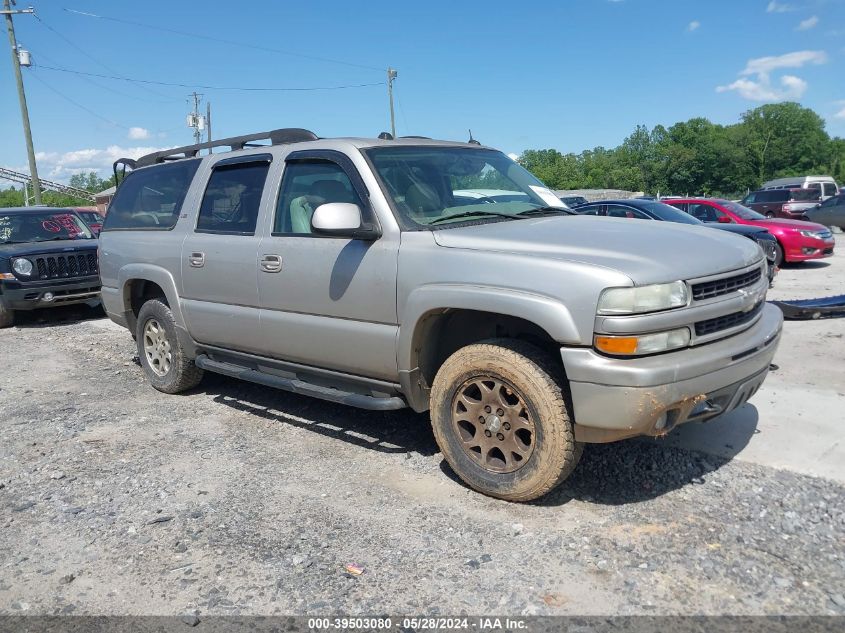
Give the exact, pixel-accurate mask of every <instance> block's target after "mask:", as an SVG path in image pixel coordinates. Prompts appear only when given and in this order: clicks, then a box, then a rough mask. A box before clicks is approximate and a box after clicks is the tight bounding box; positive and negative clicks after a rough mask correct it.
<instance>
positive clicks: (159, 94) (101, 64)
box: [32, 13, 173, 100]
mask: <svg viewBox="0 0 845 633" xmlns="http://www.w3.org/2000/svg"><path fill="white" fill-rule="evenodd" d="M32 16H33V17H34V18H35V19H36V20H38V22H39V23H40V24H41V26H43V27H44V28H46V29H47V30H48V31H51V32H52V33H53V34H54V35H56V36H57V37H59V38H61V39H63V40H64V41H65V42H67V43H68V44H69V45H70V46H71V47H73V48H75V49H76V50H77V51H79V52H80V53H82V54H83V55H85V57H87V58H88V59H90V60H91V61H93V62H94V63H95V64H97V65H98V66H102V67H103V68H105V69H106V70H107V71H109V72H111V73H117V72H119V71H117V70H115V69H114V68H112V67H111V66H109V65H108V64H106V63H104V62H102V61H100V60H99V59H97V58H96V57H94V56H93V55H91V54H90V53H88V52H86V51H85V50H84V49H83V48H82V47H80V46H79V45H78V44H77V43H76V42H74V41H73V40H71V39H70V38H68V37H65V36H64V35H62V34H61V33H60V32H59V31H57V30H56V29H54V28H53V27H52V26H50V25H49V24H47V23H46V22H45V21H44V20H43V19H42V18H41V17H40V16H39V15H38V14H36V13H33V14H32ZM138 87H139V88H141V89H143V90H146V91H147V92H150V93H152V94H155V95H158V96H159V97H165V98H167V99H170V100H173V97H171V96H170V95H166V94H164V93H163V92H158V91H157V90H153V89H152V88H150V87H148V86H144V85H141V86H138Z"/></svg>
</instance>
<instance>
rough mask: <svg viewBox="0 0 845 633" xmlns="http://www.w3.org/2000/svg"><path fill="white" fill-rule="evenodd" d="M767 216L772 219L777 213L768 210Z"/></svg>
mask: <svg viewBox="0 0 845 633" xmlns="http://www.w3.org/2000/svg"><path fill="white" fill-rule="evenodd" d="M766 217H767V218H769V219H771V218H774V217H775V214H774V213H772V212H771V211H766Z"/></svg>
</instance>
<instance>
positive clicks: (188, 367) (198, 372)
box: [135, 299, 203, 393]
mask: <svg viewBox="0 0 845 633" xmlns="http://www.w3.org/2000/svg"><path fill="white" fill-rule="evenodd" d="M151 324H155V325H156V326H157V327H156V328H155V329H156V330H158V331H160V332H161V334H160V339H161V341H162V342H166V344H167V345H168V351H169V361H168V364H167V369H166V371H162V369H161V368H159V369H158V370H156V369H154V368H153V363H152V362H151V360H150V358H149V356H148V354H147V350H146V349H145V344H147V343H150V342H151V339H150V338H149V337H148V336H146V335H145V330H146V329H147V327H148V326H149V325H151ZM135 337H136V343H137V345H138V358H139V359H140V360H141V367H143V368H144V373H145V374H146V375H147V379H148V380H149V381H150V384H151V385H152V386H153V387H155V388H156V389H158V390H159V391H163V392H164V393H179V392H181V391H185V390H187V389H190V388H192V387H196V386H197V385H198V384H199V382H200V381H201V380H202V376H203V370H202V369H200V368H199V367H197V366H196V365H194V361H192V360H190V359H188V358H187V357H186V356H185V350H183V349H182V347H181V345H180V344H179V338H178V337H177V335H176V322H175V321H174V320H173V313H172V312H171V311H170V308H169V307H167V306H166V305H165V304H164V303H162V302H161V301H160V300H158V299H152V300H150V301H147V302H146V303H145V304H144V305H143V306H141V310H140V311H139V312H138V323H137V326H136V329H135Z"/></svg>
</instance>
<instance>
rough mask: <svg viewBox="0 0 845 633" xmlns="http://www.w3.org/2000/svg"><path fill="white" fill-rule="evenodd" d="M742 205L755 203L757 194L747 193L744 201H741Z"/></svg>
mask: <svg viewBox="0 0 845 633" xmlns="http://www.w3.org/2000/svg"><path fill="white" fill-rule="evenodd" d="M742 202H743V203H744V204H752V203H754V202H757V194H756V193H749V194H748V195H747V196H745V199H744V200H743V201H742Z"/></svg>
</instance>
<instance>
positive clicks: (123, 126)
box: [31, 73, 129, 130]
mask: <svg viewBox="0 0 845 633" xmlns="http://www.w3.org/2000/svg"><path fill="white" fill-rule="evenodd" d="M31 77H32V78H33V79H35V80H36V81H37V82H39V83H40V84H41V85H42V86H44V87H45V88H47V89H48V90H51V91H52V92H54V93H56V94H57V95H59V96H60V97H61V98H62V99H64V100H65V101H67V102H69V103H72V104H73V105H75V106H76V107H77V108H79V109H80V110H85V112H87V113H88V114H90V115H91V116H93V117H96V118H98V119H100V120H102V121H105V122H106V123H109V124H111V125H114V126H116V127H120V128H123V129H124V130H128V129H129V126H128V125H123V124H122V123H118V122H117V121H112V120H111V119H109V118H107V117H104V116H102V115H101V114H97V113H96V112H94V111H93V110H91V109H90V108H88V107H87V106H84V105H82V104H81V103H79V102H78V101H76V100H74V99H71V98H70V97H68V96H67V95H66V94H64V93H63V92H60V91H59V90H56V89H55V88H53V86H51V85H50V84H48V83H47V82H46V81H44V80H43V79H41V77H39V76H38V75H36V74H35V73H32V74H31Z"/></svg>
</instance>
